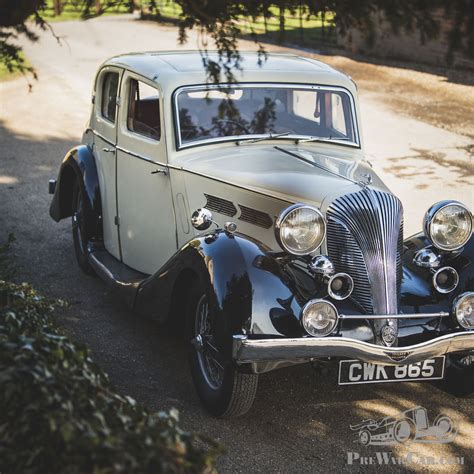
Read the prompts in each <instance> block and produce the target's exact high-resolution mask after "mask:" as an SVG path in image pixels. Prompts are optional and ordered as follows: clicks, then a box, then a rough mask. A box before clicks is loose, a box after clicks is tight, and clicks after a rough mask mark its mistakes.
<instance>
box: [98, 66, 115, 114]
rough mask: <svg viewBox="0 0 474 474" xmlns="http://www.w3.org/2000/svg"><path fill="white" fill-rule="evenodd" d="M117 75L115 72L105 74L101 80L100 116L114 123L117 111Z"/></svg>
mask: <svg viewBox="0 0 474 474" xmlns="http://www.w3.org/2000/svg"><path fill="white" fill-rule="evenodd" d="M118 83H119V75H118V74H117V73H116V72H107V73H106V74H105V75H104V78H103V80H102V104H101V106H100V108H101V113H102V116H103V117H104V118H106V119H108V120H110V121H111V122H114V123H115V112H116V110H117V90H118Z"/></svg>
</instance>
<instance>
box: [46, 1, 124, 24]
mask: <svg viewBox="0 0 474 474" xmlns="http://www.w3.org/2000/svg"><path fill="white" fill-rule="evenodd" d="M75 3H76V5H75V4H74V3H71V1H70V0H69V1H63V7H62V11H61V14H60V15H57V16H56V15H55V14H54V8H53V0H46V8H45V9H44V10H43V13H42V16H43V17H44V19H45V20H47V21H49V22H55V21H68V20H81V19H82V8H81V6H80V2H75ZM104 4H105V2H104ZM91 13H95V10H94V9H92V10H91ZM121 13H129V10H128V8H127V7H126V6H125V5H117V6H114V7H111V8H109V9H107V10H106V11H105V13H103V15H117V14H121Z"/></svg>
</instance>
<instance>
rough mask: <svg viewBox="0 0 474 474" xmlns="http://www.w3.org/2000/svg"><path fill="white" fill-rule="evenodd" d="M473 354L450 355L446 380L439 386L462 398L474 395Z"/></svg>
mask: <svg viewBox="0 0 474 474" xmlns="http://www.w3.org/2000/svg"><path fill="white" fill-rule="evenodd" d="M471 360H472V356H465V357H453V356H451V357H449V359H448V360H447V361H446V362H447V367H446V373H445V376H444V380H442V381H441V382H440V383H439V384H438V386H439V387H440V388H441V389H442V390H444V391H445V392H448V393H450V394H452V395H455V396H456V397H460V398H473V397H474V361H471Z"/></svg>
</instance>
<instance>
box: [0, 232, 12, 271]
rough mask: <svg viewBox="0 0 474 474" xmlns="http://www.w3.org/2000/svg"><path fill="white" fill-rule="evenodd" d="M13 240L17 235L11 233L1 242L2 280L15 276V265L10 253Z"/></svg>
mask: <svg viewBox="0 0 474 474" xmlns="http://www.w3.org/2000/svg"><path fill="white" fill-rule="evenodd" d="M13 242H15V236H14V235H13V234H9V235H8V238H7V241H6V242H5V243H4V244H0V280H8V279H10V278H12V277H13V276H15V265H14V264H13V262H12V259H11V258H10V257H9V255H8V251H9V250H10V248H11V246H12V244H13Z"/></svg>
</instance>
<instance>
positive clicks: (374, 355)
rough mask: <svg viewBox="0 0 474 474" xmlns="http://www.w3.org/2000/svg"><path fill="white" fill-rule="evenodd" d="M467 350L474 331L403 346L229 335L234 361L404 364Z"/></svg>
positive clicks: (473, 340)
mask: <svg viewBox="0 0 474 474" xmlns="http://www.w3.org/2000/svg"><path fill="white" fill-rule="evenodd" d="M470 351H474V331H464V332H456V333H453V334H447V335H444V336H440V337H437V338H434V339H431V340H430V341H425V342H422V343H420V344H415V345H412V346H404V347H385V346H382V345H376V344H371V343H368V342H363V341H358V340H356V339H351V338H346V337H323V338H316V337H301V338H278V339H277V338H275V339H251V338H249V337H247V336H244V335H235V336H234V338H233V358H234V360H235V361H236V362H237V363H238V364H247V363H256V362H270V361H285V360H301V361H304V360H308V361H310V360H313V359H322V358H328V357H335V358H345V359H357V360H361V361H363V362H369V363H373V364H381V365H406V364H413V363H416V362H421V361H424V360H426V359H431V358H433V357H437V356H443V355H448V354H452V353H467V352H470Z"/></svg>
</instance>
